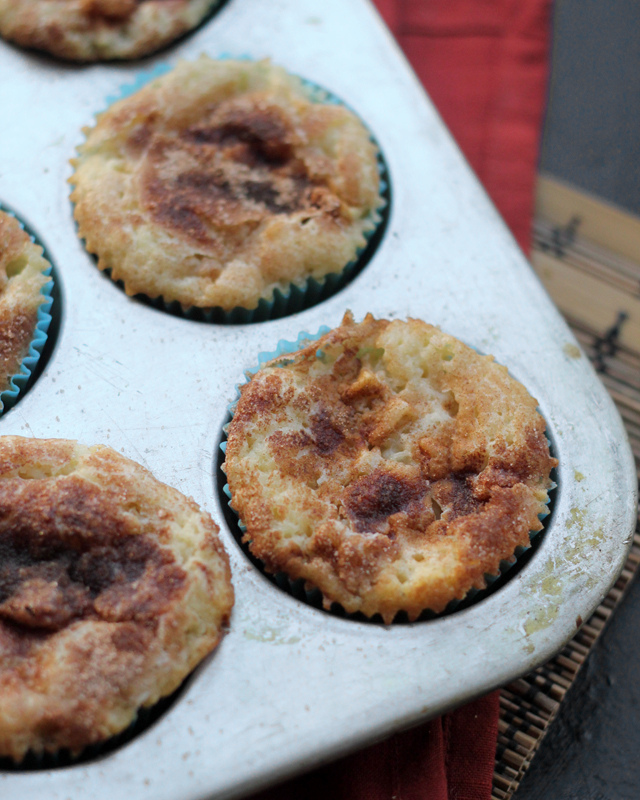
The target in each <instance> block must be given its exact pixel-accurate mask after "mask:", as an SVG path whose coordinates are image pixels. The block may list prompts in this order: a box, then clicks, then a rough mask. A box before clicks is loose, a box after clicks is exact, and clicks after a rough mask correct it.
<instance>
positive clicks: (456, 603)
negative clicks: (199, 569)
mask: <svg viewBox="0 0 640 800" xmlns="http://www.w3.org/2000/svg"><path fill="white" fill-rule="evenodd" d="M330 331H331V328H329V327H328V326H326V325H323V326H322V327H321V328H320V329H319V330H318V332H317V333H316V334H310V333H308V332H306V331H303V332H301V333H300V334H299V335H298V338H297V339H296V341H294V342H291V341H288V340H286V339H280V341H279V342H278V344H277V347H276V349H275V350H271V351H265V352H261V353H259V354H258V364H257V366H255V367H252V368H249V369H245V370H244V374H245V377H246V380H245V381H243V382H242V383H239V384H236V386H235V390H236V396H235V398H234V400H233V401H232V402H231V403H230V404H229V405H228V407H227V412H228V418H229V420H228V422H227V423H226V424H225V425H223V427H222V435H223V439H222V441H221V442H220V444H219V458H218V479H219V480H218V483H219V490H220V492H221V493H222V494H223V495H224V496H225V498H226V503H224V504H223V511H225V516H226V518H227V523H228V525H229V528H230V530H231V533H232V535H233V536H234V538H235V540H236V542H237V543H238V545H239V546H240V549H241V550H242V552H243V553H244V554H245V556H246V557H247V558H248V559H249V561H251V563H252V564H253V565H254V566H255V567H257V569H258V570H259V571H260V572H262V574H263V575H264V576H265V577H266V578H267V579H268V580H269V581H270V582H271V583H273V584H274V585H276V586H277V587H278V588H279V589H282V590H283V591H284V592H286V593H287V594H290V595H291V596H292V597H294V598H296V599H297V600H300V601H302V602H304V603H306V604H307V605H310V606H312V607H314V608H317V609H318V610H320V611H322V612H324V613H331V614H333V615H335V616H339V617H341V618H344V619H348V620H353V621H355V622H367V623H372V624H382V623H383V620H382V617H381V615H379V614H375V615H373V616H372V617H367V616H365V615H364V614H362V613H361V612H356V613H351V614H350V613H348V612H347V611H345V610H344V608H343V607H342V606H341V605H340V604H339V603H337V602H333V603H332V604H331V608H330V609H329V610H327V609H326V608H325V607H324V605H323V602H322V592H321V591H320V589H317V588H315V587H313V588H311V589H308V588H306V585H305V584H306V581H305V580H304V579H303V578H299V579H297V580H291V579H290V578H289V576H288V575H287V574H286V573H284V572H277V573H269V572H267V571H266V570H265V567H264V564H263V562H262V561H261V560H260V559H259V558H257V557H256V556H254V555H253V553H252V552H251V550H250V549H249V542H247V541H244V534H245V533H246V531H247V528H246V525H245V524H244V523H243V522H242V520H241V519H240V516H239V515H238V513H237V511H236V510H235V509H234V507H233V498H232V494H231V489H230V488H229V484H228V483H227V481H226V475H225V472H224V461H225V457H226V450H227V434H228V432H229V426H230V424H231V420H232V419H233V415H234V413H235V409H236V406H237V405H238V401H239V400H240V390H241V387H242V386H244V385H245V384H246V383H248V382H249V381H250V380H251V377H252V376H253V375H255V373H256V372H258V371H259V370H260V369H261V368H262V367H263V366H264V365H265V364H266V363H268V362H269V361H272V360H273V359H275V358H281V357H283V356H286V355H287V354H288V353H296V352H297V351H298V350H301V349H302V348H303V347H306V346H307V345H309V344H310V343H311V342H314V341H316V340H318V339H320V338H321V337H322V336H324V334H325V333H329V332H330ZM317 355H318V357H320V355H321V350H318V353H317ZM287 363H290V360H287V359H286V358H282V361H281V363H280V365H279V366H285V365H286V364H287ZM547 442H548V444H549V450H550V452H551V455H552V456H553V450H554V448H553V445H552V442H551V441H550V440H549V439H548V438H547ZM553 472H555V470H552V474H553ZM556 488H557V484H556V483H555V481H553V480H552V481H551V485H550V486H549V489H548V492H547V503H546V509H545V511H543V512H541V513H540V514H538V519H539V520H540V521H541V522H542V521H543V520H544V519H545V518H546V517H548V516H549V515H550V514H551V513H552V511H553V504H554V502H555V496H553V497H552V496H550V493H551V492H553V490H554V489H556ZM227 510H228V511H229V513H228V514H227V513H226V512H227ZM545 530H546V527H544V528H542V530H540V531H529V544H527V545H519V546H518V547H516V549H515V551H514V553H513V555H512V556H511V557H510V558H508V559H503V560H502V561H501V562H500V564H499V567H498V573H497V574H495V575H494V574H490V573H485V574H484V576H483V578H484V582H485V584H486V585H485V588H484V589H475V588H471V589H469V591H468V592H467V593H466V595H465V596H464V597H463V598H461V599H460V600H455V599H454V600H451V601H450V602H449V603H448V604H447V606H446V608H445V609H444V610H443V611H441V612H439V613H436V612H434V611H431V610H430V609H425V610H424V611H423V612H422V613H421V614H420V616H419V617H418V618H417V619H416V620H414V622H425V621H428V620H431V619H437V618H439V617H443V616H447V615H448V614H451V613H453V612H456V611H461V610H463V609H465V608H468V607H469V606H471V605H474V604H475V603H477V602H479V601H480V600H483V599H485V598H486V597H488V596H489V595H491V594H493V593H494V592H495V591H497V590H498V589H500V588H501V587H502V586H503V585H504V584H505V583H506V581H507V580H510V579H511V578H512V577H513V576H514V575H515V574H516V573H517V572H519V571H520V569H522V567H523V566H524V565H525V564H526V563H527V562H528V561H529V559H530V558H531V556H532V555H533V553H534V552H535V550H536V549H537V547H538V546H539V545H540V542H541V541H542V538H543V535H544V533H545ZM408 623H409V619H408V616H407V614H406V612H405V611H399V612H398V613H397V614H396V616H395V617H394V619H393V622H392V624H393V625H396V624H408Z"/></svg>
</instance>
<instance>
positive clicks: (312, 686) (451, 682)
mask: <svg viewBox="0 0 640 800" xmlns="http://www.w3.org/2000/svg"><path fill="white" fill-rule="evenodd" d="M201 52H207V53H209V54H211V55H216V54H219V53H235V54H250V55H252V56H256V57H261V56H265V55H269V56H272V57H273V59H274V60H275V61H276V62H278V63H280V64H282V65H284V66H285V67H287V68H288V69H289V70H291V71H292V72H295V73H298V74H301V75H304V76H306V77H309V78H310V79H312V80H314V81H316V82H317V83H319V84H322V85H324V86H326V87H327V88H329V89H331V90H332V91H334V92H335V93H336V94H338V95H339V96H341V97H342V98H344V100H345V101H347V102H348V103H349V104H350V105H351V106H352V107H353V108H354V109H356V110H357V111H358V113H359V114H360V115H361V116H362V117H363V118H364V119H365V120H366V122H367V123H368V125H369V126H370V127H371V129H372V130H373V131H374V133H375V135H376V136H377V138H378V140H379V142H380V144H381V146H382V149H383V150H384V153H385V156H386V158H387V161H388V164H389V168H390V173H391V179H392V185H393V207H392V213H391V218H390V222H389V227H388V230H387V233H386V236H385V238H384V240H383V242H382V244H381V246H380V247H379V249H378V251H377V253H376V255H375V257H374V258H373V260H372V261H371V263H370V264H369V265H368V266H367V268H366V269H365V270H364V271H363V272H362V273H361V274H360V275H359V276H358V277H357V279H356V280H355V281H353V282H352V283H351V284H350V285H349V286H348V287H347V288H346V289H344V290H343V291H342V292H340V293H339V294H337V295H336V296H334V297H333V298H331V299H330V300H328V301H326V302H324V303H322V304H320V305H318V306H315V307H313V308H311V309H308V310H306V311H304V312H302V313H299V314H296V315H294V316H291V317H286V318H283V319H280V320H276V321H272V322H268V323H262V324H256V325H251V326H227V327H225V326H220V325H208V324H203V323H196V322H190V321H188V320H183V319H179V318H177V317H173V316H169V315H167V314H164V313H162V312H160V311H156V310H154V309H152V308H150V307H148V306H145V305H142V304H140V303H137V302H135V301H133V300H131V299H129V298H127V297H126V296H125V295H124V294H123V293H122V292H121V291H120V290H119V289H118V288H117V287H116V286H115V285H114V284H112V283H111V282H110V281H109V279H108V278H106V277H104V276H102V275H101V274H99V272H98V270H97V269H96V268H95V266H94V264H93V262H92V259H91V258H90V257H89V256H88V255H87V254H86V253H85V252H84V250H83V247H82V245H81V243H80V242H79V241H78V240H77V238H76V235H75V230H74V225H73V222H72V217H71V209H70V205H69V200H68V188H67V186H66V183H65V181H66V179H67V178H68V177H69V174H70V167H69V165H68V159H69V158H70V157H71V156H72V155H73V152H74V148H75V147H76V145H77V144H78V143H79V142H80V141H81V139H82V135H81V133H80V129H81V127H82V126H83V125H87V124H90V123H91V121H92V115H93V114H94V112H96V111H98V110H100V109H101V108H102V107H103V106H104V98H105V97H107V96H108V95H111V94H113V93H114V91H117V89H118V87H119V86H121V85H122V84H123V83H129V82H130V81H131V80H132V79H133V78H134V77H135V75H136V74H137V73H138V72H139V71H140V70H141V69H142V68H148V67H149V66H152V65H153V64H155V63H157V62H162V61H163V62H169V63H173V62H175V60H176V59H177V58H178V57H188V58H189V57H191V58H192V57H195V56H197V55H198V54H200V53H201ZM0 115H1V117H0V119H1V124H0V202H4V203H6V204H8V205H9V206H11V207H12V208H13V209H14V210H15V211H16V212H17V213H18V214H19V215H20V216H21V217H22V218H23V219H24V220H25V221H27V222H28V223H29V224H30V225H32V226H33V228H34V229H35V230H36V232H37V233H38V234H39V236H40V237H41V239H42V240H43V242H44V243H45V245H46V246H47V248H48V250H49V253H50V254H51V256H52V258H53V260H54V263H55V266H56V268H57V270H58V274H59V276H60V278H61V284H62V291H63V300H64V306H63V316H62V324H61V329H60V334H59V337H58V341H57V346H56V349H55V351H54V353H53V355H52V357H51V359H50V361H49V363H48V365H47V367H46V369H45V371H44V373H43V374H42V376H41V377H40V379H39V381H38V383H37V384H36V386H35V387H34V388H33V389H32V390H31V392H30V393H29V394H28V395H27V396H26V397H25V398H24V399H23V400H22V401H21V402H20V403H19V404H18V405H17V406H16V407H15V409H13V410H12V411H10V412H9V413H8V414H6V415H5V416H4V417H2V418H0V433H1V434H22V435H27V436H38V437H67V438H77V439H79V440H81V441H83V442H86V443H90V444H93V443H98V442H102V443H106V444H109V445H111V446H112V447H114V448H116V449H117V450H120V451H122V452H123V453H124V454H126V455H127V456H129V457H131V458H133V459H136V460H137V461H139V462H140V463H142V464H144V465H146V466H147V467H149V468H150V469H151V470H152V471H153V473H154V474H155V475H156V476H157V477H158V478H159V479H161V480H163V481H165V482H167V483H169V484H171V485H173V486H175V487H177V488H178V489H180V490H181V491H183V492H185V493H186V494H188V495H191V496H193V497H194V498H195V499H196V500H197V501H198V502H199V503H200V504H201V505H203V506H204V507H205V508H207V509H208V510H209V511H210V512H211V513H212V515H213V516H214V518H215V519H216V521H217V522H218V523H219V524H220V527H221V535H222V538H223V540H224V542H225V545H226V547H227V550H228V552H229V554H230V557H231V563H232V569H233V578H234V584H235V588H236V594H237V603H236V607H235V610H234V613H233V618H232V626H231V630H230V632H229V634H228V635H227V637H226V638H225V639H224V641H223V643H222V645H221V646H220V648H219V649H218V650H217V652H216V653H215V654H214V655H213V656H212V657H211V658H209V659H208V660H207V662H206V663H205V664H204V665H203V666H202V667H201V668H200V669H199V671H198V672H197V674H196V675H195V677H194V678H193V680H192V681H191V682H190V684H189V685H188V687H187V689H186V691H185V692H184V693H183V694H182V696H181V697H180V698H179V699H178V701H177V702H176V703H175V704H174V706H173V707H172V708H171V710H170V711H169V712H168V713H167V714H166V715H165V716H164V717H162V718H161V719H160V720H159V721H158V722H157V723H156V724H155V725H154V726H153V727H151V728H150V729H148V730H147V731H146V732H144V733H143V734H142V735H141V736H139V737H138V738H136V739H135V740H134V741H132V742H131V743H129V744H128V745H126V746H124V747H123V748H121V749H120V750H117V751H115V752H114V753H112V754H110V755H108V756H106V757H104V758H102V759H100V760H97V761H94V762H92V763H86V764H82V765H78V766H74V767H69V768H65V769H59V770H55V771H51V772H48V771H43V772H29V773H14V772H10V773H3V774H0V795H1V796H2V798H3V800H9V799H10V798H16V800H17V799H18V798H20V800H24V798H31V797H43V796H46V797H48V798H51V800H54V798H61V799H62V798H87V800H90V799H93V800H101V799H103V798H104V800H107V799H109V800H110V798H111V797H113V796H117V795H118V794H119V793H120V792H122V791H124V790H126V791H127V793H128V794H129V795H130V796H132V797H136V798H153V799H154V800H165V798H166V800H196V799H197V798H209V797H216V798H223V797H225V798H226V797H236V796H241V795H242V794H245V793H247V792H249V791H251V790H252V789H255V788H258V787H259V786H262V785H266V784H268V783H269V782H273V781H275V780H277V779H279V778H282V777H284V776H286V775H288V774H292V773H293V772H296V771H301V770H303V769H305V768H308V767H310V766H312V765H314V764H316V763H319V762H320V761H322V760H327V759H329V758H331V757H333V756H337V755H338V754H341V753H343V752H345V751H347V750H350V749H354V748H356V747H358V746H360V745H363V744H365V743H367V742H369V741H372V740H374V739H376V738H380V737H381V736H383V735H385V734H388V733H390V732H392V731H394V730H397V729H400V728H403V727H406V726H408V725H411V724H414V723H416V722H419V721H420V720H424V719H427V718H428V717H430V716H434V715H436V714H438V713H440V712H442V711H443V710H445V709H446V708H448V707H451V706H452V705H454V704H458V703H461V702H463V701H465V700H467V699H469V698H471V697H472V696H474V695H477V694H479V693H481V692H485V691H487V690H489V689H491V688H493V687H495V686H497V685H499V684H502V683H504V682H506V681H508V680H510V679H512V678H514V677H515V676H516V675H518V674H520V673H524V672H526V671H527V670H530V669H531V668H533V667H534V666H536V665H538V664H540V663H542V662H543V661H545V660H546V659H548V658H549V657H550V656H551V654H552V653H553V652H554V651H555V650H557V649H558V648H559V647H560V646H561V645H562V643H563V642H564V641H565V640H566V639H567V638H568V637H569V636H571V634H572V633H573V632H574V631H575V629H576V620H577V619H579V618H580V617H581V618H582V619H586V618H587V617H588V616H589V614H590V612H591V611H592V610H593V609H594V608H595V606H596V605H597V603H598V601H599V600H600V598H601V597H602V596H603V595H604V594H605V593H606V591H607V589H608V587H609V585H610V584H611V583H612V581H613V580H614V578H615V576H616V573H617V572H618V570H619V568H620V567H621V566H622V564H623V561H624V557H625V553H626V551H627V547H628V542H629V540H630V536H631V532H632V529H633V522H634V515H635V495H634V492H635V477H634V468H633V463H632V459H631V455H630V452H629V448H628V445H627V443H626V439H625V434H624V432H623V428H622V426H621V423H620V420H619V417H618V415H617V413H616V411H615V409H614V407H613V405H612V403H611V401H610V399H609V397H608V396H607V394H606V392H605V391H604V389H603V388H602V386H601V384H600V383H599V381H598V380H597V378H596V376H595V374H594V373H593V372H592V370H591V367H590V366H589V364H588V362H587V359H586V358H584V357H582V356H580V355H579V353H578V351H577V350H576V349H575V342H574V339H573V336H572V334H571V333H570V332H569V330H568V328H567V327H566V325H565V324H564V322H563V321H562V319H561V318H560V316H559V314H558V312H557V311H556V310H555V308H554V307H553V306H552V304H551V302H550V301H549V299H548V298H547V296H546V295H545V293H544V291H543V290H542V289H541V287H540V285H539V283H538V281H537V279H536V278H535V277H534V275H533V273H532V272H531V271H530V269H529V267H528V265H527V263H526V261H525V259H524V258H523V256H522V254H521V253H520V251H519V250H518V248H517V247H516V245H515V244H514V242H513V240H512V239H511V237H510V235H509V233H508V232H507V230H506V228H505V227H504V225H503V223H502V222H501V220H500V219H499V218H498V216H497V214H496V213H495V211H494V209H493V207H492V206H491V205H490V203H489V202H488V200H487V198H486V197H485V195H484V193H483V191H482V189H481V188H480V187H479V185H478V183H477V182H476V180H475V179H474V177H473V176H472V174H471V173H470V171H469V169H468V167H467V166H466V165H465V163H464V162H463V160H462V158H461V156H460V154H459V152H458V151H457V149H456V147H455V145H454V144H453V143H452V141H451V139H450V136H449V134H448V133H447V131H446V130H445V128H444V127H443V125H442V123H441V121H440V120H439V118H438V117H437V115H436V113H435V112H434V110H433V108H432V106H431V105H430V103H429V101H428V100H427V98H426V97H425V95H424V93H423V92H422V90H421V88H420V87H419V85H418V83H417V81H416V79H415V78H414V76H413V75H412V73H411V72H410V70H409V68H408V66H407V64H406V62H405V61H404V59H403V57H402V56H401V55H400V53H399V51H398V50H397V49H396V47H395V45H394V44H393V42H392V41H391V39H390V38H389V36H388V34H387V33H386V31H385V30H384V28H383V27H382V25H381V23H380V21H379V20H378V18H377V17H376V16H375V14H374V12H373V11H372V9H371V7H370V6H369V5H368V3H366V2H365V0H323V2H318V0H272V2H270V3H264V2H261V0H231V2H229V3H228V4H227V5H226V6H225V8H224V9H223V10H222V11H221V13H220V14H218V15H217V16H216V17H214V18H213V19H211V20H210V21H209V22H208V23H207V24H206V25H205V26H204V27H203V28H201V29H200V30H198V31H197V32H196V33H195V34H194V35H193V36H191V37H188V38H187V39H185V40H184V41H182V42H180V43H179V44H178V45H177V46H175V47H174V48H172V49H169V50H167V51H165V52H164V53H162V54H160V55H159V56H157V57H156V58H152V59H147V60H146V61H145V62H143V63H142V64H140V63H138V64H135V65H113V64H109V65H99V66H89V67H77V66H64V65H61V64H58V63H56V62H54V61H52V60H50V59H48V58H45V57H40V56H37V55H35V54H32V53H24V52H21V51H19V50H18V49H16V48H13V47H12V46H9V45H7V44H6V43H0ZM346 308H351V309H352V310H353V312H354V314H355V315H356V317H357V318H361V317H362V316H363V315H364V314H365V312H367V311H371V312H373V313H374V314H375V315H377V316H387V317H406V316H409V315H411V316H417V317H422V318H424V319H426V320H428V321H430V322H433V323H435V324H438V325H440V326H441V327H442V328H443V329H444V330H446V331H448V332H449V333H452V334H454V335H455V336H458V337H460V338H461V339H463V340H465V341H466V342H468V343H470V344H471V345H473V346H474V347H476V348H478V349H479V350H482V351H484V352H492V353H494V354H495V356H496V357H497V359H498V360H499V361H501V362H502V363H504V364H506V365H507V366H508V367H509V369H510V370H511V372H512V374H513V375H514V376H515V377H517V378H518V379H519V380H521V381H522V382H523V383H524V384H525V385H526V386H527V387H528V388H529V390H530V391H531V392H532V394H534V395H535V396H536V397H538V399H539V402H540V407H541V410H542V412H543V414H544V415H545V417H546V419H547V422H548V427H549V432H550V435H551V437H552V439H553V442H554V446H555V450H556V455H557V456H558V458H559V459H560V467H559V470H558V476H559V484H560V486H559V489H558V491H557V495H556V500H555V509H554V514H553V517H552V519H551V521H550V522H549V523H548V526H547V527H548V529H547V532H546V535H545V537H544V540H543V541H542V543H541V546H540V547H539V549H538V550H537V552H536V553H535V555H534V557H533V558H532V559H531V560H530V561H529V563H528V564H527V565H526V566H525V567H524V568H523V569H522V570H521V571H520V572H519V574H518V575H517V576H516V577H515V578H514V579H513V580H511V581H510V582H508V583H507V585H506V586H505V587H503V588H502V589H501V590H500V591H498V592H496V593H495V594H493V595H492V596H491V597H489V598H487V599H485V600H483V601H482V602H480V603H478V604H476V605H474V606H472V607H470V608H468V609H466V610H464V611H461V612H459V613H457V614H453V615H451V616H448V617H445V618H441V619H437V620H433V621H430V622H423V623H416V624H413V625H401V626H394V627H391V628H385V627H382V626H375V625H371V624H361V623H357V622H353V621H349V620H343V619H339V618H336V617H333V616H330V615H328V614H325V613H323V612H321V611H319V610H316V609H313V608H310V607H308V606H305V605H303V604H302V603H300V602H298V601H297V600H295V599H294V598H292V597H289V596H287V595H285V594H283V593H282V592H280V591H279V590H278V589H277V588H276V587H274V586H273V584H272V583H270V582H269V581H268V580H267V579H266V578H264V577H263V576H262V575H261V574H259V573H258V572H257V571H256V570H255V569H254V567H253V566H252V565H251V564H249V562H248V561H247V560H246V558H245V556H244V555H243V554H242V552H241V551H240V550H239V548H238V546H237V545H236V543H235V541H234V539H233V537H232V535H231V533H230V531H229V529H228V527H227V525H226V523H225V518H224V515H223V512H222V506H221V500H220V498H219V497H218V494H217V489H216V482H215V476H214V469H213V464H214V461H215V458H216V450H217V447H218V442H219V439H220V428H221V425H222V423H223V421H224V418H225V413H226V408H227V404H228V403H229V402H230V401H231V400H232V399H233V398H234V395H235V388H234V387H235V384H236V383H238V382H240V381H241V380H242V372H243V369H244V368H245V367H249V366H252V365H254V364H255V363H256V355H257V353H258V352H260V351H262V350H268V349H273V347H274V346H275V344H276V343H277V341H278V340H279V339H280V338H286V339H293V338H295V336H296V334H297V333H298V332H299V331H300V330H309V331H315V330H317V329H318V328H319V327H320V325H323V324H327V325H335V324H337V323H338V322H339V321H340V319H341V317H342V314H343V312H344V310H345V309H346Z"/></svg>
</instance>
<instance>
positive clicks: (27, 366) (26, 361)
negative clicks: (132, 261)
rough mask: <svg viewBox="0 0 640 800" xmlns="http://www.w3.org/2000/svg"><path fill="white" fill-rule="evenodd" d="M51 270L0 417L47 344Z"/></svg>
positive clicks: (1, 400) (0, 400) (0, 402)
mask: <svg viewBox="0 0 640 800" xmlns="http://www.w3.org/2000/svg"><path fill="white" fill-rule="evenodd" d="M0 211H4V212H5V213H8V214H10V215H11V216H15V215H14V214H13V212H12V211H10V209H8V208H4V207H3V205H2V203H0ZM18 222H20V226H21V227H22V228H23V229H24V228H25V226H24V223H23V222H22V220H20V219H18ZM27 232H28V233H29V235H30V238H31V241H32V242H34V243H35V244H37V245H38V247H42V249H43V256H44V257H45V258H47V254H46V251H45V249H44V247H43V245H42V244H41V243H40V242H39V241H38V240H37V239H36V238H35V236H34V235H33V234H32V233H31V232H30V231H27ZM52 270H53V267H52V265H51V264H49V266H48V267H47V268H46V269H45V270H43V272H42V274H43V275H45V276H46V277H47V278H49V280H48V281H47V283H45V284H44V286H43V287H42V289H40V294H41V295H42V297H43V298H44V299H43V301H42V303H40V306H39V307H38V317H37V321H36V327H35V330H34V332H33V339H32V340H31V343H30V345H29V352H28V353H27V354H26V355H25V357H24V358H23V359H22V363H21V364H20V370H19V372H17V373H16V374H15V375H13V376H12V377H11V379H10V381H9V386H8V387H7V388H6V389H5V390H4V391H3V392H0V415H2V414H4V413H5V412H7V411H8V410H9V409H10V408H12V407H13V406H14V405H15V404H16V403H17V402H18V399H19V398H20V396H21V394H22V393H23V392H24V390H25V389H26V387H27V386H28V385H29V382H30V380H31V377H32V375H33V372H34V370H35V369H36V367H37V365H38V362H39V360H40V356H41V355H42V351H43V350H44V346H45V344H46V343H47V333H48V331H49V326H50V325H51V308H52V305H53V296H52V292H53V291H54V281H53V276H52Z"/></svg>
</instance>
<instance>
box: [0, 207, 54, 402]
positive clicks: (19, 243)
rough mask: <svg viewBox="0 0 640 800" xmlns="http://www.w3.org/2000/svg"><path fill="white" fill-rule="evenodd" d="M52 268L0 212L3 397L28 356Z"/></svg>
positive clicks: (15, 222) (0, 372) (0, 374)
mask: <svg viewBox="0 0 640 800" xmlns="http://www.w3.org/2000/svg"><path fill="white" fill-rule="evenodd" d="M49 266H50V265H49V262H48V261H47V260H46V259H45V258H43V256H42V248H41V247H38V246H37V245H35V244H33V242H32V241H31V239H30V237H29V234H27V233H26V232H25V231H24V230H23V229H22V228H21V227H20V223H19V222H18V220H17V219H15V217H12V216H10V215H9V214H6V213H5V212H4V211H0V393H2V392H4V391H6V390H7V389H9V388H10V387H11V378H12V377H13V376H14V375H16V374H17V373H19V372H20V365H21V364H22V362H23V360H24V358H25V357H26V356H27V355H28V354H29V346H30V344H31V342H32V341H33V337H34V334H35V331H36V326H37V324H38V308H39V307H40V306H41V305H42V303H44V302H45V297H44V295H43V294H42V287H43V286H44V285H45V284H46V283H48V282H49V280H50V278H48V277H47V276H46V275H45V274H44V271H45V270H46V269H48V268H49ZM1 410H2V403H1V402H0V411H1Z"/></svg>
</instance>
